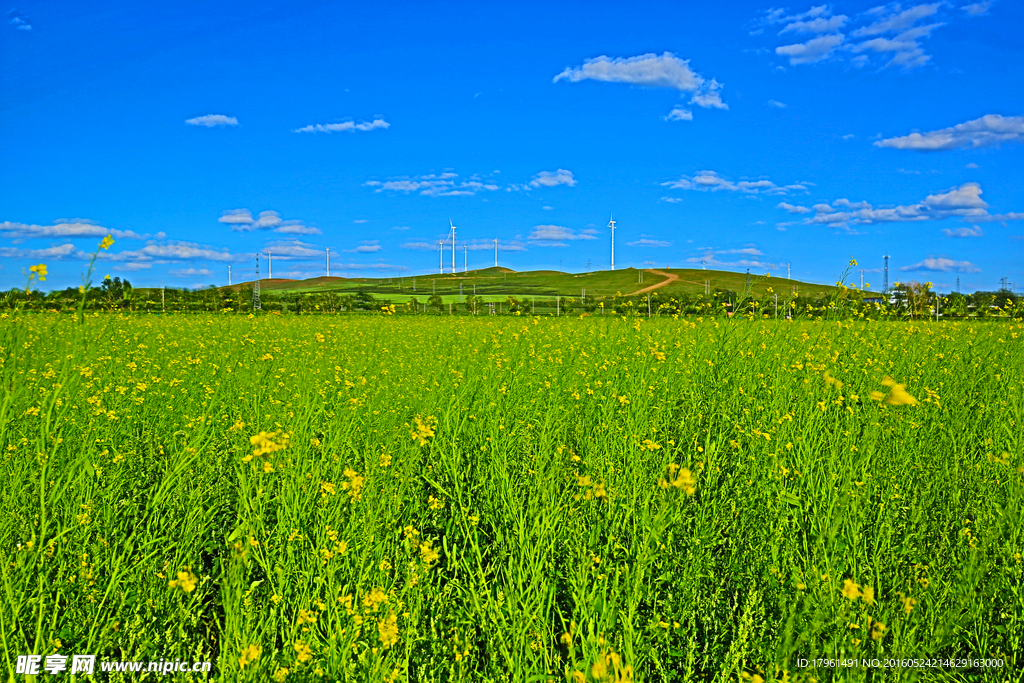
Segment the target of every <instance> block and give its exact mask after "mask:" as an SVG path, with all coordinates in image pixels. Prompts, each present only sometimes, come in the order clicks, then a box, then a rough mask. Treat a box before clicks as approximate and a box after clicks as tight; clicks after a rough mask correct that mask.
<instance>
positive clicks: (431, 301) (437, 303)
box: [427, 294, 444, 313]
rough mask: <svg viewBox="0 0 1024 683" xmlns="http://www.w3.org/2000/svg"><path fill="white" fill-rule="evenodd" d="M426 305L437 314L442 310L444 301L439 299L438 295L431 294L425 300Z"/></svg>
mask: <svg viewBox="0 0 1024 683" xmlns="http://www.w3.org/2000/svg"><path fill="white" fill-rule="evenodd" d="M427 305H428V306H432V307H434V308H436V309H437V312H438V313H440V312H441V309H442V308H444V300H443V299H441V295H440V294H431V295H430V296H429V297H428V298H427Z"/></svg>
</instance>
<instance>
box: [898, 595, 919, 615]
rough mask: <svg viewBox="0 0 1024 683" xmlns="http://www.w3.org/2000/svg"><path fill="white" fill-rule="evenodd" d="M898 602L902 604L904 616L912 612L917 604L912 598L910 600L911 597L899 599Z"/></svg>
mask: <svg viewBox="0 0 1024 683" xmlns="http://www.w3.org/2000/svg"><path fill="white" fill-rule="evenodd" d="M900 601H901V602H902V603H903V613H904V614H910V613H911V612H913V611H914V605H916V604H917V600H915V599H914V598H911V597H906V598H900Z"/></svg>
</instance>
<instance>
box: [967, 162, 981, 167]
mask: <svg viewBox="0 0 1024 683" xmlns="http://www.w3.org/2000/svg"><path fill="white" fill-rule="evenodd" d="M964 168H980V166H978V165H977V164H976V163H974V162H973V161H972V162H971V163H969V164H967V165H966V166H964Z"/></svg>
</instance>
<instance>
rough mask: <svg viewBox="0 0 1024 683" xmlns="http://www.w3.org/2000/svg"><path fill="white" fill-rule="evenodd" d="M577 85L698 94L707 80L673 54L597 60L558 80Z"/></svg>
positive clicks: (563, 75)
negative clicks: (621, 85) (625, 85)
mask: <svg viewBox="0 0 1024 683" xmlns="http://www.w3.org/2000/svg"><path fill="white" fill-rule="evenodd" d="M562 79H566V80H569V81H572V82H573V83H577V82H579V81H584V80H594V81H605V82H609V83H629V84H631V85H642V86H647V87H651V88H674V89H676V90H682V91H684V92H690V91H694V90H697V89H699V88H700V87H701V85H702V84H703V83H704V79H703V78H702V77H701V76H699V75H698V74H696V73H694V71H693V70H692V69H690V62H689V60H685V59H679V58H678V57H676V56H675V55H673V54H672V53H671V52H666V53H665V54H663V55H661V56H658V55H656V54H653V53H652V54H646V55H639V56H637V57H626V58H623V57H618V58H614V59H613V58H611V57H606V56H603V55H602V56H601V57H596V58H594V59H588V60H586V61H584V63H583V66H581V67H578V68H575V69H572V68H567V69H565V71H563V72H562V73H560V74H558V75H557V76H555V78H554V82H555V83H557V82H558V81H560V80H562Z"/></svg>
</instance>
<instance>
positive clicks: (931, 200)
mask: <svg viewBox="0 0 1024 683" xmlns="http://www.w3.org/2000/svg"><path fill="white" fill-rule="evenodd" d="M981 194H982V190H981V186H980V185H979V184H978V183H964V184H963V185H960V186H959V187H954V188H951V189H950V190H948V191H946V192H940V193H936V194H932V195H928V196H927V197H925V198H924V199H923V200H921V201H920V202H918V203H916V204H907V205H898V206H893V207H889V208H876V207H874V206H872V205H871V204H870V203H868V202H857V203H853V202H850V201H849V200H847V199H837V200H836V201H834V202H832V203H831V204H824V203H822V204H815V205H814V207H813V208H814V211H815V215H814V216H811V217H809V218H807V219H806V220H804V223H805V224H817V225H827V226H829V227H834V228H841V229H845V230H849V229H850V227H851V226H856V225H874V224H878V223H902V222H917V221H936V220H944V219H947V218H960V219H962V220H964V221H966V222H969V223H982V222H992V221H1011V220H1024V213H1013V212H1011V213H1002V214H990V213H989V212H988V210H987V209H988V204H987V203H986V202H985V201H984V200H983V199H982V198H981ZM780 208H785V207H780Z"/></svg>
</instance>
